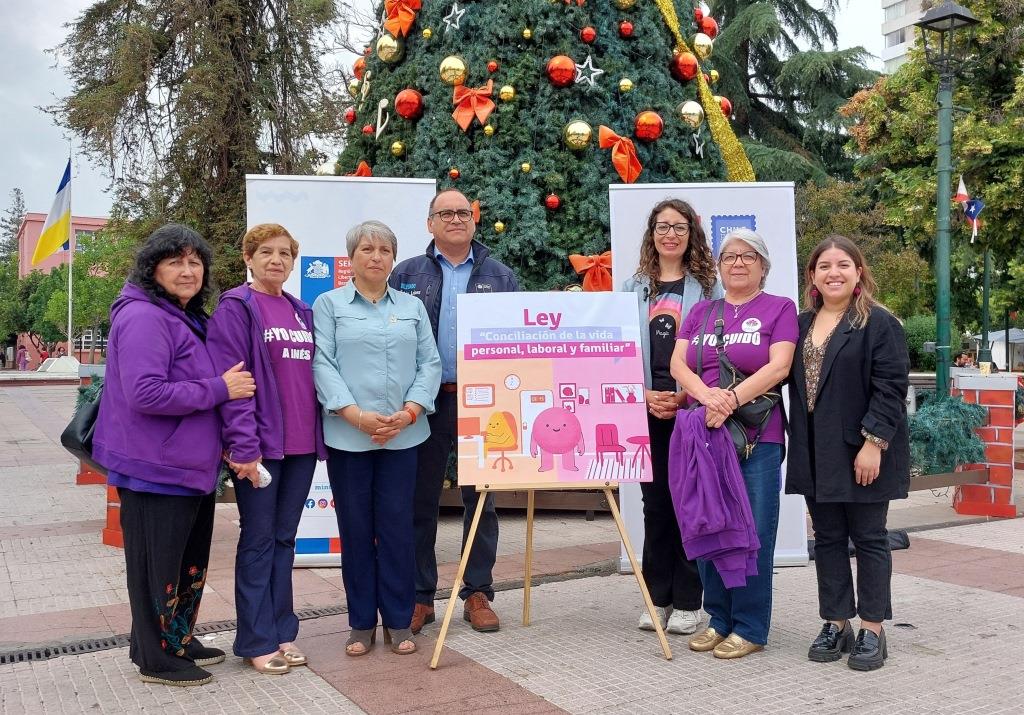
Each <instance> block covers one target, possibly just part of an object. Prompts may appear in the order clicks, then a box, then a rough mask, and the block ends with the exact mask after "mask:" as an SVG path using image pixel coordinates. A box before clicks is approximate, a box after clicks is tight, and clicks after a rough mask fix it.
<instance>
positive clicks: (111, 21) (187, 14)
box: [52, 0, 340, 285]
mask: <svg viewBox="0 0 1024 715" xmlns="http://www.w3.org/2000/svg"><path fill="white" fill-rule="evenodd" d="M336 20H337V10H336V7H335V3H334V2H332V1H331V0H207V1H206V2H201V3H187V2H175V1H174V0H99V1H98V2H95V3H94V4H93V5H91V6H90V7H89V8H87V9H86V10H85V11H84V12H83V13H82V15H81V16H79V17H78V19H76V20H75V21H74V22H73V23H71V25H70V28H69V30H70V31H69V34H68V39H67V40H66V41H65V42H64V43H63V44H62V45H61V46H60V47H59V48H58V50H57V54H58V57H59V58H60V59H61V60H63V62H64V64H65V67H66V71H67V73H68V75H69V77H70V79H71V83H72V92H71V94H70V96H68V97H66V98H65V99H63V100H62V101H60V102H59V103H58V104H57V105H56V106H55V107H53V108H52V111H53V112H54V113H55V115H56V117H57V118H58V121H59V122H60V123H61V124H62V125H63V126H65V127H67V128H69V129H71V130H72V131H73V132H75V133H76V134H77V135H78V136H79V137H80V138H81V140H82V143H83V147H84V149H85V151H86V153H88V154H90V155H91V156H93V157H94V158H97V159H98V160H100V161H101V162H103V163H106V164H107V165H109V166H110V168H111V171H112V173H113V179H114V186H115V196H116V200H115V206H114V210H113V212H112V214H113V215H112V225H111V227H112V229H113V230H115V231H117V232H119V233H120V234H122V235H124V236H126V237H129V238H131V239H133V240H134V239H138V238H140V237H143V236H145V235H146V234H147V233H148V232H149V231H150V230H151V229H152V228H153V227H154V226H156V225H159V224H160V223H163V222H165V221H168V220H176V221H181V222H183V223H186V224H188V225H190V226H192V227H193V228H195V229H196V230H198V231H199V232H200V233H201V234H202V235H203V236H204V237H205V238H207V239H208V240H209V241H210V242H211V243H212V244H213V246H214V248H215V249H216V253H217V260H216V262H215V264H214V273H215V275H216V277H217V279H218V282H219V283H220V284H221V285H231V284H233V283H236V282H238V281H239V280H240V279H241V277H242V276H243V275H244V267H243V266H242V262H241V260H240V259H239V257H238V255H239V239H240V237H241V235H242V232H243V231H244V228H245V199H244V190H245V175H246V174H248V173H256V174H259V173H267V172H273V173H306V172H309V171H310V170H311V169H312V167H313V166H315V165H316V164H317V163H318V162H320V161H322V160H323V156H322V154H320V152H319V151H318V150H317V148H316V146H315V142H316V141H317V140H318V139H320V138H323V137H330V136H332V135H335V134H337V133H338V132H339V130H340V119H339V118H338V115H339V107H338V106H337V104H336V98H335V97H336V93H335V92H334V91H333V89H334V88H333V87H332V86H331V84H330V80H329V77H328V73H326V72H325V70H324V68H323V66H322V65H321V59H322V57H323V56H324V54H325V51H326V48H325V45H324V41H325V39H326V38H327V36H328V34H329V32H330V31H331V30H334V29H336V28H335V23H336Z"/></svg>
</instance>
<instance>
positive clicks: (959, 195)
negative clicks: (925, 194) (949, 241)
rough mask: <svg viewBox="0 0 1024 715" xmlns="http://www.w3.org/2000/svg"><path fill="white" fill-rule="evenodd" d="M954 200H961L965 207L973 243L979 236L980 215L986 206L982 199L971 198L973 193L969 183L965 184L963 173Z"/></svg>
mask: <svg viewBox="0 0 1024 715" xmlns="http://www.w3.org/2000/svg"><path fill="white" fill-rule="evenodd" d="M953 200H954V201H959V202H960V204H961V205H962V206H963V207H964V216H966V217H967V221H968V222H969V223H970V224H971V243H974V239H976V238H977V237H978V227H979V226H980V225H981V221H980V220H979V218H978V216H979V215H980V214H981V210H982V209H983V208H985V202H984V201H982V200H981V199H972V198H971V195H970V194H969V193H968V192H967V185H966V184H964V177H963V174H961V175H960V185H959V186H957V189H956V195H955V196H954V197H953Z"/></svg>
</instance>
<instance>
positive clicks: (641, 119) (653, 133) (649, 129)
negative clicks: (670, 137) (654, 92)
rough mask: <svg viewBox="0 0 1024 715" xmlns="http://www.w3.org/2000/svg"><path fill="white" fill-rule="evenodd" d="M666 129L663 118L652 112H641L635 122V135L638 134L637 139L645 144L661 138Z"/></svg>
mask: <svg viewBox="0 0 1024 715" xmlns="http://www.w3.org/2000/svg"><path fill="white" fill-rule="evenodd" d="M664 129H665V122H664V121H662V119H661V116H660V115H659V114H658V113H657V112H652V111H651V110H647V111H646V112H640V114H638V115H636V120H635V121H634V122H633V133H634V134H636V138H637V139H641V140H643V141H645V142H652V141H654V140H655V139H657V138H658V137H660V136H661V132H662V131H663V130H664Z"/></svg>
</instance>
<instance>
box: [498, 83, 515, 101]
mask: <svg viewBox="0 0 1024 715" xmlns="http://www.w3.org/2000/svg"><path fill="white" fill-rule="evenodd" d="M498 97H499V98H500V99H501V101H502V102H511V101H512V100H513V99H515V98H516V88H515V87H513V86H512V85H510V84H506V85H505V86H504V87H502V88H501V89H499V90H498Z"/></svg>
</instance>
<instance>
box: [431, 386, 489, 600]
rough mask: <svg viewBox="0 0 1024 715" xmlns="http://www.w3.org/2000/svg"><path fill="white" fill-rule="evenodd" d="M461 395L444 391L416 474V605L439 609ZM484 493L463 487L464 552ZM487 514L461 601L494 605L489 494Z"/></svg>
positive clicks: (479, 530)
mask: <svg viewBox="0 0 1024 715" xmlns="http://www.w3.org/2000/svg"><path fill="white" fill-rule="evenodd" d="M457 398H458V394H457V393H455V392H444V391H441V392H439V393H438V395H437V400H435V402H434V407H435V409H436V412H434V414H432V415H430V418H429V419H430V436H429V437H427V440H426V441H425V442H423V443H422V444H421V445H420V446H419V454H418V458H419V463H418V466H417V473H416V500H415V508H414V511H415V514H414V516H413V523H414V530H415V532H416V603H422V604H425V605H431V606H432V605H433V604H434V593H435V592H436V591H437V554H436V553H435V552H434V546H435V543H436V541H437V516H438V502H439V501H440V500H441V489H442V488H444V473H445V468H446V467H447V465H448V457H449V455H450V454H451V453H452V452H453V451H454V450H455V440H456V438H457V435H456V432H455V417H456V410H457V407H458V399H457ZM479 497H480V493H479V492H478V491H477V490H476V488H475V487H462V505H463V507H464V511H463V515H462V546H463V548H465V546H466V537H467V536H468V535H469V527H470V526H471V525H472V523H473V514H474V513H475V512H476V505H477V499H479ZM486 499H487V501H486V502H484V512H483V514H481V515H480V524H479V526H477V530H476V538H475V539H474V541H473V550H472V551H471V552H470V554H469V563H468V564H467V565H466V573H465V575H464V576H463V579H462V582H463V586H462V589H461V590H460V591H459V598H462V599H466V598H469V597H470V596H472V595H473V594H474V593H477V592H479V593H482V594H484V595H485V596H487V599H488V600H490V601H493V600H494V579H493V576H492V571H493V570H494V560H495V558H496V557H497V553H498V514H497V512H496V511H495V510H494V495H493V494H488V495H487V497H486Z"/></svg>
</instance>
